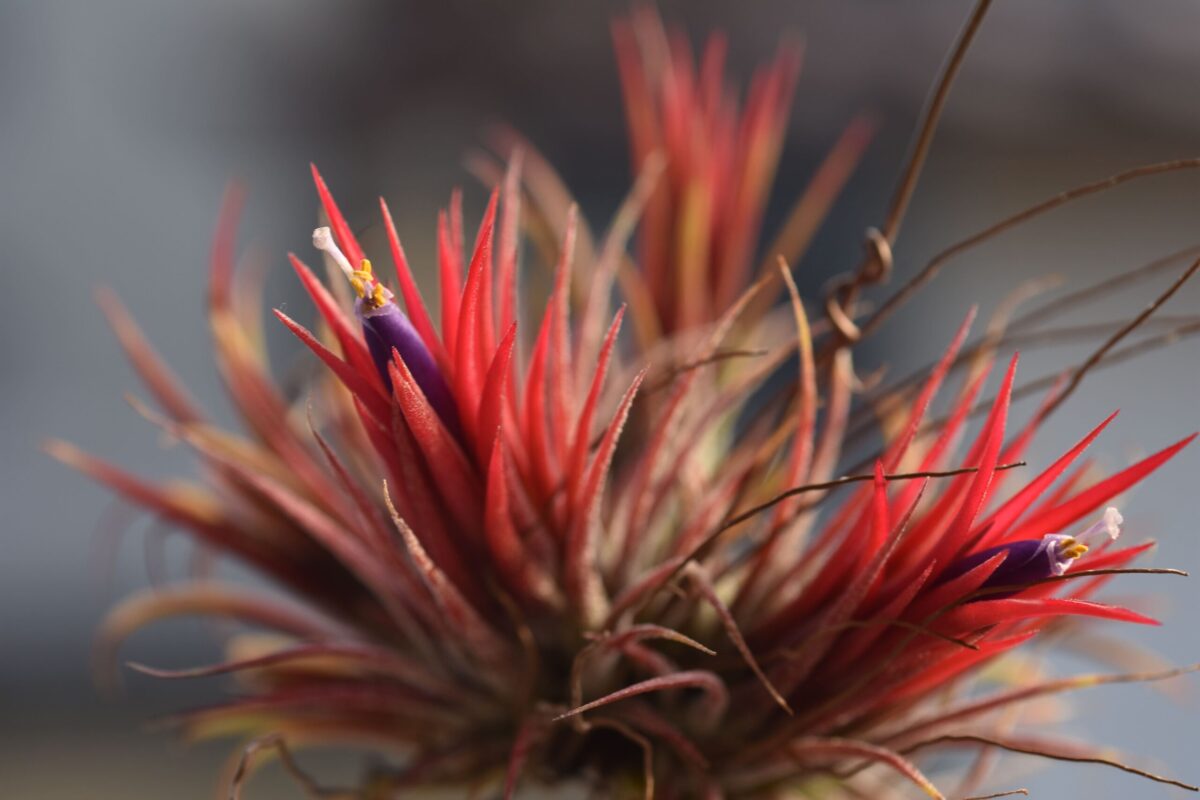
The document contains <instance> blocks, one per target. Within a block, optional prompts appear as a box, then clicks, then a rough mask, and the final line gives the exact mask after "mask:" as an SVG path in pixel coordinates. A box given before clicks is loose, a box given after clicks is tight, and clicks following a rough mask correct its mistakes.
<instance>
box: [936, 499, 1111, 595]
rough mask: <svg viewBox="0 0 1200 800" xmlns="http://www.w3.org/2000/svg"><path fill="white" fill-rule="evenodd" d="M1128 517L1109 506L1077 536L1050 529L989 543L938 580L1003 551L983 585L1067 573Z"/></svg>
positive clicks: (991, 586)
mask: <svg viewBox="0 0 1200 800" xmlns="http://www.w3.org/2000/svg"><path fill="white" fill-rule="evenodd" d="M1124 521H1125V520H1124V518H1123V517H1122V516H1121V514H1120V512H1119V511H1117V509H1115V508H1109V509H1106V510H1105V512H1104V516H1103V517H1102V518H1101V519H1100V520H1099V521H1098V522H1096V523H1095V524H1093V525H1092V526H1091V527H1089V528H1088V529H1087V530H1084V531H1082V532H1081V533H1078V534H1075V535H1074V536H1068V535H1066V534H1061V533H1049V534H1046V535H1045V536H1043V537H1042V538H1041V539H1022V540H1020V541H1016V542H1009V543H1007V544H1002V545H997V546H996V547H989V548H988V549H986V550H980V551H979V552H978V553H972V554H971V555H969V556H966V557H965V558H962V559H960V560H959V561H957V562H956V563H954V564H952V565H951V566H950V567H949V568H947V569H946V571H945V572H943V573H942V575H941V577H940V578H939V581H938V582H939V583H945V582H946V581H949V580H952V579H954V578H957V577H959V576H960V575H964V574H966V573H968V572H970V571H971V570H973V569H975V568H976V567H978V566H979V565H980V564H983V563H985V562H986V561H988V560H990V559H992V558H995V557H996V556H997V555H998V554H1000V553H1004V554H1005V556H1006V557H1005V559H1004V561H1002V562H1001V563H1000V566H999V567H997V568H996V571H995V572H993V573H992V574H991V575H990V576H989V577H988V579H987V580H986V581H984V582H983V585H982V586H980V587H979V588H980V589H995V588H997V587H1001V586H1014V587H1022V586H1028V585H1030V584H1033V583H1037V582H1038V581H1041V580H1045V579H1046V578H1050V577H1053V576H1057V575H1065V574H1066V572H1067V569H1069V568H1070V566H1071V565H1072V564H1073V563H1075V560H1076V559H1077V558H1079V557H1080V556H1082V555H1083V554H1084V553H1086V552H1087V551H1088V550H1089V549H1090V548H1092V547H1095V546H1097V545H1098V544H1100V543H1102V542H1103V541H1104V539H1106V538H1107V539H1110V540H1115V539H1116V538H1117V537H1118V536H1119V535H1120V533H1121V523H1122V522H1124ZM1012 593H1015V591H1014V592H1012ZM1012 593H1009V594H1012ZM1004 596H1006V595H1002V594H989V595H987V598H988V599H996V598H997V597H1004Z"/></svg>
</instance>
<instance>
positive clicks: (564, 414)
mask: <svg viewBox="0 0 1200 800" xmlns="http://www.w3.org/2000/svg"><path fill="white" fill-rule="evenodd" d="M577 215H578V210H577V209H576V207H575V206H572V207H571V208H570V209H569V210H568V212H567V230H566V234H565V235H564V236H563V245H562V254H561V256H560V258H559V263H558V267H557V269H556V270H555V274H554V288H553V290H552V292H551V294H550V302H549V310H548V311H547V316H548V317H549V318H550V320H551V325H552V329H551V334H550V344H549V350H548V352H547V354H546V358H547V361H548V363H549V384H548V386H547V389H548V391H549V394H550V421H551V423H552V424H553V431H554V439H553V442H554V446H555V449H556V450H557V452H558V459H559V462H560V463H561V462H563V461H565V460H566V459H567V457H568V455H567V454H568V448H569V447H570V444H571V442H570V436H571V423H570V420H571V419H572V415H573V414H574V405H575V403H574V398H573V396H572V394H573V391H572V390H573V388H574V383H575V382H574V378H573V376H572V373H571V363H570V360H571V342H570V332H569V330H568V328H569V325H570V310H571V297H570V292H571V266H572V264H573V263H574V257H575V231H576V226H577V224H578V223H577Z"/></svg>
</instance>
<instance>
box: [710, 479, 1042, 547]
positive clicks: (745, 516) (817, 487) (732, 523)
mask: <svg viewBox="0 0 1200 800" xmlns="http://www.w3.org/2000/svg"><path fill="white" fill-rule="evenodd" d="M1023 466H1025V462H1024V461H1014V462H1013V463H1011V464H1000V465H999V466H997V467H996V470H997V471H1001V470H1007V469H1015V468H1017V467H1023ZM978 471H979V467H960V468H959V469H951V470H942V471H936V472H930V471H926V472H894V473H891V474H889V475H884V476H883V479H884V480H886V481H907V480H916V479H920V478H951V477H954V476H955V475H963V474H966V473H968V472H978ZM873 480H875V476H874V475H846V476H844V477H841V478H834V479H833V480H831V481H824V482H822V483H806V484H804V485H803V486H793V487H792V488H791V489H787V490H785V491H783V492H780V493H779V494H777V495H775V496H774V497H772V498H771V499H770V500H767V501H766V502H764V503H760V504H759V505H756V506H754V507H753V508H751V509H749V510H747V511H743V512H742V513H741V514H738V515H737V516H735V517H731V518H730V519H727V520H726V521H725V522H723V523H722V524H721V527H720V528H719V529H718V530H717V532H718V533H722V532H724V531H727V530H729V529H730V528H734V527H737V526H738V525H741V524H742V523H743V522H746V521H747V520H749V519H751V518H753V517H754V516H756V515H758V514H761V513H762V512H763V511H766V510H767V509H769V508H771V507H772V506H774V505H777V504H778V503H781V502H783V501H784V500H786V499H788V498H789V497H795V496H796V495H798V494H806V493H808V492H820V491H824V490H826V489H836V488H837V487H839V486H845V485H846V484H848V483H860V482H863V481H873ZM804 510H806V509H805V508H800V509H797V511H798V512H799V511H804Z"/></svg>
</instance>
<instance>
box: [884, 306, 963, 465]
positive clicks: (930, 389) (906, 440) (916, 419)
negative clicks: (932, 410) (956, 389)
mask: <svg viewBox="0 0 1200 800" xmlns="http://www.w3.org/2000/svg"><path fill="white" fill-rule="evenodd" d="M976 312H977V308H976V307H975V306H972V307H971V310H970V311H968V312H967V316H966V318H965V319H964V320H963V321H962V324H961V325H959V327H958V331H957V332H956V333H955V334H954V338H953V339H952V340H951V341H950V346H949V347H947V348H946V352H945V353H943V354H942V358H941V360H940V361H938V363H937V365H936V366H935V367H934V368H933V371H932V372H930V373H929V377H928V378H927V379H926V381H925V384H924V385H923V386H922V387H921V393H920V394H919V395H917V399H916V401H915V402H914V403H913V406H912V410H911V411H910V412H909V416H908V425H907V426H906V427H905V430H904V434H903V435H902V436H901V437H899V438H898V439H897V440H896V441H895V442H894V443H893V444H892V445H891V446H890V447H889V448H888V452H887V455H886V456H884V459H883V461H884V464H885V466H886V467H887V469H888V471H893V470H895V469H896V468H897V467H898V466H899V464H900V460H901V459H902V458H904V454H905V453H907V452H908V448H909V445H911V444H912V441H913V439H915V438H916V436H917V432H918V431H919V430H920V428H921V423H922V422H923V421H924V419H925V412H926V411H928V410H929V404H930V403H931V402H933V398H934V397H935V396H936V395H937V393H938V390H939V389H941V387H942V383H943V382H944V381H945V380H946V375H947V374H949V372H950V368H951V367H952V366H953V365H954V361H955V359H956V358H957V357H958V351H959V350H961V349H962V346H963V342H964V341H966V338H967V334H968V333H970V331H971V323H973V322H974V321H975V314H976Z"/></svg>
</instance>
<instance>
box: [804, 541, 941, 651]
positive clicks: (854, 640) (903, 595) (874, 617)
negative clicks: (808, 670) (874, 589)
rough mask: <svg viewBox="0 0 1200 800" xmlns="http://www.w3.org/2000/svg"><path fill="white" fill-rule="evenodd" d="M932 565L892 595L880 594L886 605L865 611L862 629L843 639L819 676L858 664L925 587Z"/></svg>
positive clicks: (931, 572)
mask: <svg viewBox="0 0 1200 800" xmlns="http://www.w3.org/2000/svg"><path fill="white" fill-rule="evenodd" d="M935 566H936V565H935V564H929V565H928V566H926V567H925V569H924V570H923V571H922V572H921V573H919V574H918V575H917V577H916V579H915V580H913V581H911V582H909V583H907V584H905V585H903V586H900V587H899V589H898V590H897V591H896V592H895V594H894V595H893V594H890V593H888V592H886V590H885V591H884V592H883V593H882V594H883V596H884V597H887V598H889V599H888V600H887V602H885V603H883V605H882V607H880V608H879V609H878V610H876V611H868V612H866V622H865V623H864V626H863V629H862V630H860V631H852V632H851V633H849V634H847V635H846V636H844V637H843V638H842V640H841V641H840V642H839V643H838V647H837V649H836V650H834V651H833V652H832V653H831V654H830V656H829V657H828V658H827V659H826V661H825V663H824V664H822V665H821V671H822V673H823V674H825V675H839V674H841V673H842V672H843V671H844V670H846V669H849V668H850V667H851V666H852V665H854V664H857V663H859V660H860V659H861V658H863V656H864V654H865V653H866V652H867V651H868V650H869V649H870V648H871V646H872V645H874V644H875V643H876V641H877V640H878V639H880V638H881V637H882V636H883V635H884V634H885V633H887V632H888V627H887V626H888V624H889V623H891V622H893V621H895V620H897V619H899V618H900V617H901V616H902V615H903V614H904V611H905V609H907V608H908V606H909V604H910V603H912V601H913V598H914V597H916V596H917V595H918V594H919V593H920V592H921V590H922V589H924V588H925V584H926V582H927V581H928V580H929V576H930V575H932V574H933V570H934V567H935Z"/></svg>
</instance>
